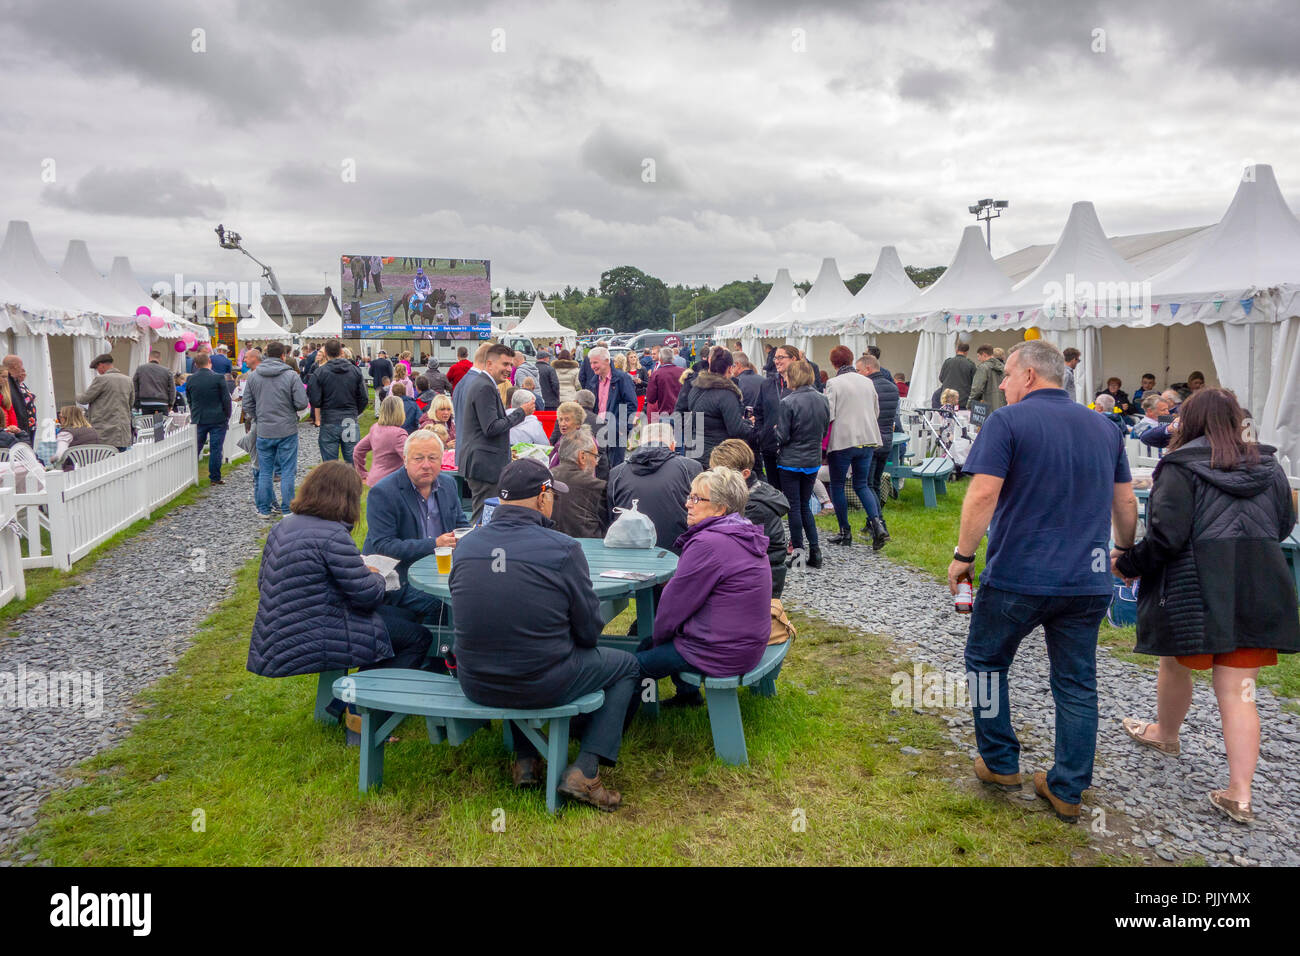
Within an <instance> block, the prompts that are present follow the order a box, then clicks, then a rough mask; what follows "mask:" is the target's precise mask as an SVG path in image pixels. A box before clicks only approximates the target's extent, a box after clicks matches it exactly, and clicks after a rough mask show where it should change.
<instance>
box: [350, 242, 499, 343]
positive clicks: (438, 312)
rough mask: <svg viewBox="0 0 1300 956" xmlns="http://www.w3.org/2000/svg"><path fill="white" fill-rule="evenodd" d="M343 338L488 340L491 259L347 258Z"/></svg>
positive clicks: (358, 256) (489, 332)
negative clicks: (344, 336)
mask: <svg viewBox="0 0 1300 956" xmlns="http://www.w3.org/2000/svg"><path fill="white" fill-rule="evenodd" d="M341 268H342V274H343V283H342V285H341V286H340V288H341V289H342V290H343V295H342V299H343V303H344V308H343V334H344V335H346V336H349V337H357V338H389V339H480V338H483V339H486V338H488V337H489V335H490V334H491V317H492V268H491V263H490V262H489V261H488V260H487V259H438V258H422V257H419V256H363V255H345V256H343V257H342V262H341Z"/></svg>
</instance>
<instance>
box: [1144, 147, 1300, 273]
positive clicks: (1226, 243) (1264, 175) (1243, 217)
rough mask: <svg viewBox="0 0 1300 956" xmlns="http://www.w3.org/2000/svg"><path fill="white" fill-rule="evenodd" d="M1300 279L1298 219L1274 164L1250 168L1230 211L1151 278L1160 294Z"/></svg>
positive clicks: (1243, 176)
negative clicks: (1179, 258) (1184, 254)
mask: <svg viewBox="0 0 1300 956" xmlns="http://www.w3.org/2000/svg"><path fill="white" fill-rule="evenodd" d="M1297 281H1300V220H1297V219H1296V217H1295V214H1294V213H1292V212H1291V208H1290V207H1289V206H1288V205H1287V204H1286V200H1285V199H1284V198H1283V197H1282V191H1281V190H1280V189H1279V188H1278V185H1277V178H1276V177H1275V176H1274V175H1273V167H1272V166H1269V165H1266V164H1264V163H1258V164H1256V165H1254V166H1247V167H1246V171H1245V173H1244V174H1243V175H1242V178H1241V182H1240V183H1239V184H1238V185H1237V192H1236V195H1234V196H1233V197H1232V203H1231V204H1230V205H1229V206H1228V211H1227V212H1226V213H1224V214H1223V218H1222V219H1221V220H1219V223H1218V224H1217V225H1216V226H1214V227H1213V228H1212V229H1211V232H1210V235H1209V236H1208V237H1207V239H1206V241H1205V242H1204V243H1203V244H1201V245H1200V246H1199V247H1198V248H1196V249H1194V250H1193V251H1192V252H1191V253H1189V254H1188V255H1187V257H1186V258H1184V259H1183V260H1182V261H1181V262H1178V263H1176V264H1174V265H1173V266H1171V267H1169V268H1168V269H1166V270H1165V271H1164V272H1161V273H1158V274H1157V275H1155V276H1153V277H1152V278H1151V288H1152V291H1153V292H1154V293H1155V294H1156V295H1165V294H1176V293H1187V292H1233V293H1236V292H1238V291H1241V290H1258V289H1268V288H1272V287H1273V286H1276V285H1279V284H1281V283H1283V282H1297Z"/></svg>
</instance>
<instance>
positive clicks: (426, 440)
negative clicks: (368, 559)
mask: <svg viewBox="0 0 1300 956" xmlns="http://www.w3.org/2000/svg"><path fill="white" fill-rule="evenodd" d="M442 451H443V448H442V441H441V440H440V439H439V438H438V436H437V435H435V434H434V433H433V432H431V431H427V430H425V429H421V430H420V431H417V432H415V433H414V434H413V435H411V436H410V438H408V439H407V440H406V447H405V448H404V449H403V452H402V457H403V459H404V461H405V467H403V468H399V469H397V471H394V472H392V473H391V474H389V475H386V476H384V477H383V478H381V479H380V480H379V481H377V482H375V484H374V487H372V488H371V489H370V492H369V494H367V495H366V541H365V544H363V545H362V546H361V551H362V553H363V554H382V555H385V556H387V557H390V558H396V559H397V562H398V563H397V577H398V580H400V581H401V582H402V586H401V587H400V588H398V589H397V590H395V591H388V592H387V593H386V594H385V595H384V607H383V608H381V609H380V612H379V613H380V614H381V615H385V616H388V615H393V616H396V617H401V618H404V619H405V620H407V621H410V620H414V619H416V618H419V617H422V616H424V615H426V614H435V615H436V614H437V612H439V611H440V610H441V608H442V602H441V601H439V600H438V599H437V598H435V597H433V596H432V595H430V594H426V593H425V592H423V591H420V590H417V589H416V588H413V587H411V586H410V584H409V583H408V582H407V573H408V572H409V571H410V569H411V564H412V563H413V562H415V561H418V560H419V559H420V558H425V557H428V556H429V555H431V554H433V549H434V548H454V547H455V546H456V537H455V535H454V534H452V531H453V530H454V529H456V528H460V527H464V526H465V516H464V514H463V513H462V512H461V510H460V496H459V495H458V494H457V493H456V480H455V479H454V478H452V477H451V475H444V474H442Z"/></svg>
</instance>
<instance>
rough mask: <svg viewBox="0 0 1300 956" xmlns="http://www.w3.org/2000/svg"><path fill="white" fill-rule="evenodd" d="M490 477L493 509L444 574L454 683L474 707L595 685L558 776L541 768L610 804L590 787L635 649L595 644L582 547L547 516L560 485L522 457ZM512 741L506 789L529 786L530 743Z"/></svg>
mask: <svg viewBox="0 0 1300 956" xmlns="http://www.w3.org/2000/svg"><path fill="white" fill-rule="evenodd" d="M498 486H499V488H498V494H499V495H500V499H501V504H500V506H498V507H497V509H496V510H495V511H494V512H493V513H492V520H491V523H490V524H487V525H484V526H482V527H478V528H475V529H474V530H473V531H471V532H470V533H469V534H467V535H465V536H464V537H463V538H462V539H461V540H460V543H459V544H458V545H457V546H456V551H455V557H454V559H453V562H452V566H451V578H450V580H449V582H448V583H449V586H450V589H451V607H452V616H453V618H454V619H455V622H456V624H455V626H456V660H457V664H458V672H459V676H460V686H461V689H462V690H463V691H464V692H465V696H466V697H468V698H469V699H470V700H472V701H474V702H475V703H478V704H483V705H484V706H488V707H520V708H528V709H533V708H544V707H556V706H559V705H561V704H567V703H569V702H570V701H573V700H575V699H577V698H579V697H581V696H583V695H584V694H590V693H591V692H592V691H597V690H601V691H604V692H605V702H604V704H603V705H602V706H601V707H600V708H599V709H598V710H595V711H593V712H592V713H590V714H585V715H582V716H580V717H576V718H574V720H573V723H572V725H571V728H570V729H571V732H572V734H573V736H575V737H578V738H580V739H581V741H582V745H581V748H580V751H579V753H578V758H577V759H576V760H575V761H574V762H573V763H572V764H570V765H569V766H568V767H566V768H564V770H563V773H562V774H560V773H559V768H556V767H552V768H549V772H550V773H551V774H555V775H558V779H559V787H558V790H559V792H560V794H562V795H563V796H565V797H567V798H569V799H571V800H576V801H579V802H581V803H587V804H591V805H592V806H594V807H597V808H598V809H600V810H604V811H607V812H610V811H613V810H616V809H618V806H619V803H620V802H621V800H622V797H621V796H620V794H619V793H618V791H616V790H607V789H606V788H605V787H604V785H602V784H601V782H600V764H605V765H606V766H612V765H613V764H614V762H615V761H616V760H617V759H618V751H619V746H620V744H621V743H622V740H623V722H624V720H625V719H626V717H627V714H628V708H629V705H630V703H631V701H632V696H633V694H635V693H636V691H637V681H638V679H639V671H638V669H637V662H636V658H635V657H634V656H632V655H631V654H629V653H627V652H626V651H619V650H614V649H611V648H607V647H598V646H597V641H598V639H599V638H600V633H601V631H602V630H603V628H604V621H603V620H602V618H601V615H600V599H599V598H597V597H596V591H595V589H594V588H593V587H592V584H591V571H590V568H589V567H588V565H587V559H586V556H585V555H584V554H583V553H582V545H581V544H580V543H579V542H578V541H576V540H575V539H573V538H570V537H569V536H568V535H565V534H561V533H560V532H559V531H556V530H555V529H554V526H553V524H552V522H551V511H552V509H553V508H554V506H555V496H556V495H557V494H565V493H567V492H568V490H569V489H568V486H567V485H565V484H564V483H563V482H560V481H556V480H555V479H554V478H552V476H551V472H550V470H549V469H548V468H547V467H546V466H545V465H544V464H542V463H541V462H540V461H536V460H534V459H527V458H521V459H520V460H518V461H514V462H511V463H510V464H509V465H507V466H506V467H505V468H504V469H503V470H502V472H501V477H500V479H499V482H498ZM514 740H515V750H516V753H515V757H516V759H515V767H514V782H515V786H520V787H522V786H529V785H533V784H536V783H538V782H539V777H538V774H539V772H540V763H541V758H540V756H539V754H538V752H537V750H536V748H535V747H534V746H533V745H532V743H531V742H529V741H528V740H527V739H526V738H525V737H524V735H523V734H516V735H515V738H514ZM566 759H567V758H566Z"/></svg>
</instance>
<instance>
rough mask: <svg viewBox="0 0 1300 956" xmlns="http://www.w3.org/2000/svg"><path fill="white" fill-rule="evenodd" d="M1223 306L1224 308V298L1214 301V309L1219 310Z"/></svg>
mask: <svg viewBox="0 0 1300 956" xmlns="http://www.w3.org/2000/svg"><path fill="white" fill-rule="evenodd" d="M1222 308H1223V300H1222V299H1219V300H1217V301H1216V302H1215V303H1214V311H1215V312H1218V311H1219V310H1220V309H1222Z"/></svg>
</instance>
